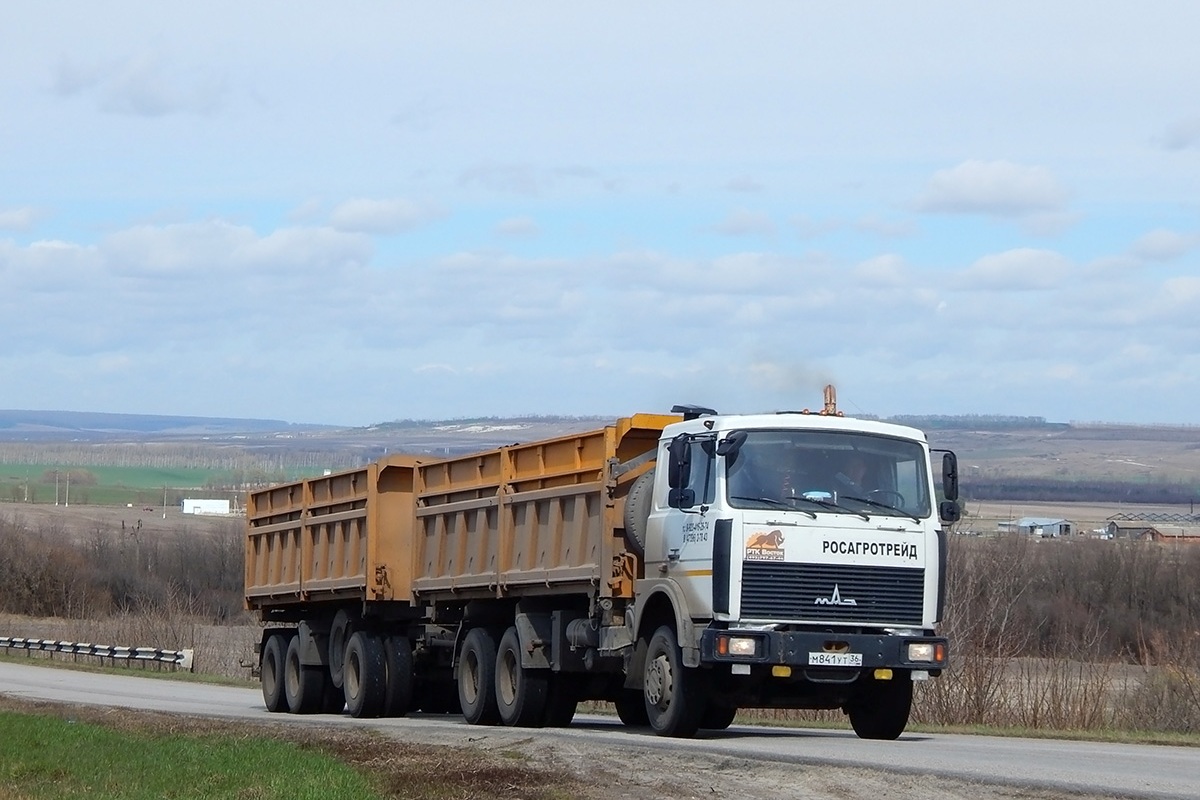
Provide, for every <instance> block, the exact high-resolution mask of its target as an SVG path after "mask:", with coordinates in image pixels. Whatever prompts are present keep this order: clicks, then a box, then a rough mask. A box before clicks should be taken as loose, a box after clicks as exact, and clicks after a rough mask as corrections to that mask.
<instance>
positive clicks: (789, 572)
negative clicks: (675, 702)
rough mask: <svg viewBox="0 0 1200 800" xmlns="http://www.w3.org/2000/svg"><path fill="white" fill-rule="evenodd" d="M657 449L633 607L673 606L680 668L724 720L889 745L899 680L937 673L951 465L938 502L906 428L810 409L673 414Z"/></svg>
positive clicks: (921, 449)
mask: <svg viewBox="0 0 1200 800" xmlns="http://www.w3.org/2000/svg"><path fill="white" fill-rule="evenodd" d="M675 410H676V411H677V412H682V413H683V414H684V417H685V419H684V421H682V422H679V423H675V424H672V425H670V426H668V427H667V428H666V429H665V430H664V431H663V435H662V438H661V440H660V442H659V447H658V456H657V465H658V466H657V469H656V470H655V478H654V489H653V492H652V496H653V500H652V501H651V503H650V510H649V517H648V519H647V524H646V542H645V559H646V567H645V573H644V574H645V579H644V580H643V581H640V582H639V584H638V586H637V591H636V595H637V596H638V597H639V598H651V597H653V596H654V595H655V594H663V595H667V596H669V597H671V598H673V602H674V604H675V605H676V606H677V608H678V617H679V619H678V620H677V623H676V624H677V627H678V630H679V645H680V648H681V656H682V659H683V663H684V664H685V665H686V666H688V667H692V668H704V669H707V670H709V671H710V673H711V675H710V676H709V677H710V678H711V680H709V681H708V682H707V684H706V687H707V689H708V691H709V692H710V693H711V694H712V698H713V699H712V701H711V702H715V703H718V704H724V705H726V706H728V707H732V708H738V707H781V706H782V707H787V706H795V707H804V708H837V707H840V708H843V709H844V710H846V711H847V713H848V714H849V715H850V717H851V722H852V724H853V725H854V728H855V730H856V731H857V732H858V733H859V735H860V736H865V737H867V738H895V737H896V736H898V735H899V734H900V732H901V731H903V729H904V726H905V725H906V724H907V720H908V713H909V706H910V703H911V696H912V686H911V684H912V681H914V680H924V679H928V678H929V677H930V676H936V675H938V674H940V672H941V670H942V669H944V668H945V666H946V664H947V657H948V645H947V641H946V639H945V638H943V637H940V636H938V635H937V633H936V626H937V623H938V621H939V619H940V617H941V611H942V608H941V607H942V603H943V596H944V576H945V554H946V535H945V532H944V531H943V529H942V526H941V520H946V521H953V520H956V519H957V518H958V507H957V504H956V502H955V501H956V500H957V493H958V487H957V462H956V459H955V456H954V454H953V453H949V452H946V453H944V454H943V458H942V470H941V473H942V476H941V477H942V485H941V489H942V497H941V499H940V500H939V498H938V495H937V493H936V491H935V484H934V478H933V471H932V469H931V463H930V450H929V446H928V443H927V441H926V437H925V435H924V433H922V432H921V431H919V430H916V429H915V428H910V427H906V426H902V425H894V424H888V423H883V422H878V421H873V420H861V419H852V418H848V417H845V416H843V415H841V414H840V413H839V412H837V411H836V405H835V402H834V400H833V395H832V388H831V387H830V388H829V389H827V390H826V405H825V409H824V410H822V411H821V412H817V413H810V412H807V411H805V412H783V413H778V414H753V415H741V416H722V415H719V414H716V413H715V412H713V411H711V410H710V409H699V408H695V407H677V408H676V409H675Z"/></svg>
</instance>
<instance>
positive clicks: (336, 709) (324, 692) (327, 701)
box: [321, 669, 346, 714]
mask: <svg viewBox="0 0 1200 800" xmlns="http://www.w3.org/2000/svg"><path fill="white" fill-rule="evenodd" d="M345 710H346V693H345V692H343V691H342V690H341V689H339V688H338V687H337V686H334V685H333V678H332V677H330V675H329V670H327V669H322V670H321V713H322V714H340V713H342V712H343V711H345Z"/></svg>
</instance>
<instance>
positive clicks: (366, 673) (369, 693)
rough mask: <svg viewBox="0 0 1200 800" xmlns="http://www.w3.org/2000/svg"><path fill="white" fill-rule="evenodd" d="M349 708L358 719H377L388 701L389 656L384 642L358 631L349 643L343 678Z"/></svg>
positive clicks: (347, 644) (351, 713) (343, 687)
mask: <svg viewBox="0 0 1200 800" xmlns="http://www.w3.org/2000/svg"><path fill="white" fill-rule="evenodd" d="M342 689H343V690H344V691H345V694H346V707H347V708H349V709H350V715H351V716H353V717H357V718H360V719H361V718H364V717H378V716H379V715H380V714H382V713H383V704H384V701H385V700H386V699H387V656H386V654H385V653H384V650H383V640H382V639H381V638H380V637H378V636H374V635H372V634H370V633H367V632H366V631H355V632H354V634H353V635H352V636H351V637H350V641H349V642H347V643H346V662H345V668H344V670H343V674H342Z"/></svg>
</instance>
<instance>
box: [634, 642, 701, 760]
mask: <svg viewBox="0 0 1200 800" xmlns="http://www.w3.org/2000/svg"><path fill="white" fill-rule="evenodd" d="M704 678H705V676H704V674H703V673H701V672H700V670H698V669H688V668H687V667H685V666H684V665H683V651H682V650H680V648H679V642H678V640H677V639H676V636H675V630H674V629H673V628H671V627H670V626H668V625H663V626H662V627H661V628H659V629H658V630H656V631H655V632H654V635H653V636H651V637H650V644H649V645H648V646H647V648H646V665H645V671H644V672H643V674H642V685H643V687H645V688H644V689H643V695H644V697H645V701H646V716H647V717H648V718H649V720H650V727H651V728H652V729H653V730H654V732H655V733H657V734H658V735H659V736H675V737H678V738H681V739H686V738H690V737H692V736H694V735H695V734H696V731H697V729H699V727H700V716H701V715H702V714H703V713H704V706H705V704H704Z"/></svg>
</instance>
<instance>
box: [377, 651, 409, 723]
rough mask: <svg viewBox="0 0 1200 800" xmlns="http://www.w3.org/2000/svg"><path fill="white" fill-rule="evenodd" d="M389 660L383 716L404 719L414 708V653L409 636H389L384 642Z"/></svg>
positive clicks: (386, 656)
mask: <svg viewBox="0 0 1200 800" xmlns="http://www.w3.org/2000/svg"><path fill="white" fill-rule="evenodd" d="M383 646H384V653H385V658H386V659H387V688H386V689H385V691H384V700H383V716H385V717H403V716H404V715H405V714H407V713H408V710H409V708H410V707H411V706H412V694H413V652H412V642H410V641H409V639H408V637H407V636H389V637H387V638H386V639H384V640H383Z"/></svg>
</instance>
